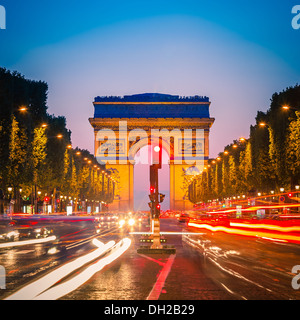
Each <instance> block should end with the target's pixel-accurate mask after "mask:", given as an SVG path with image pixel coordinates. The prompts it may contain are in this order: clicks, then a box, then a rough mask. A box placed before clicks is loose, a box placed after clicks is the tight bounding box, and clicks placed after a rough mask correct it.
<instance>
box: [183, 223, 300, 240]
mask: <svg viewBox="0 0 300 320" xmlns="http://www.w3.org/2000/svg"><path fill="white" fill-rule="evenodd" d="M188 226H190V227H195V228H199V229H207V230H210V231H212V232H218V231H221V232H225V233H229V234H236V235H241V236H248V237H260V238H263V237H265V238H269V239H273V241H276V240H277V239H278V240H279V241H282V240H285V241H288V242H295V243H300V236H296V235H289V234H278V233H270V232H264V231H258V230H255V231H252V230H251V231H250V230H242V229H236V228H228V227H224V226H211V225H209V224H198V223H194V222H189V223H188Z"/></svg>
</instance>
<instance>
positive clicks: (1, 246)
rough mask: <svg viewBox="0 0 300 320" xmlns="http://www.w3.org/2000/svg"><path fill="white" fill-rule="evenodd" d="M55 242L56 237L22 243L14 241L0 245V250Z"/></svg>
mask: <svg viewBox="0 0 300 320" xmlns="http://www.w3.org/2000/svg"><path fill="white" fill-rule="evenodd" d="M54 240H56V236H50V237H47V238H42V239H33V240H24V241H14V242H7V243H0V249H2V248H10V247H19V246H26V245H28V244H39V243H45V242H50V241H54Z"/></svg>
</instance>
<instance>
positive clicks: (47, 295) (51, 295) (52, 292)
mask: <svg viewBox="0 0 300 320" xmlns="http://www.w3.org/2000/svg"><path fill="white" fill-rule="evenodd" d="M130 245H131V240H130V239H129V238H125V239H123V240H121V241H120V242H119V243H118V244H117V245H116V246H115V247H114V248H113V249H112V250H111V253H110V254H109V255H108V256H106V257H104V258H102V259H101V260H99V261H98V262H97V263H95V264H93V265H91V266H89V267H88V268H86V269H85V270H84V271H82V272H81V273H80V274H78V275H77V276H75V277H73V278H72V279H70V280H68V281H65V282H63V283H62V284H59V285H57V286H55V287H53V288H51V289H49V290H47V291H45V292H44V293H42V294H40V295H38V296H36V297H35V298H34V300H57V299H59V298H61V297H63V296H65V295H67V294H68V293H70V292H72V291H74V290H76V289H77V288H78V287H80V286H81V285H83V284H84V283H85V282H86V281H88V280H89V279H90V278H91V277H92V276H93V275H94V274H95V273H97V272H98V271H100V270H101V269H103V268H104V267H105V266H106V265H108V264H110V263H111V262H113V261H114V260H115V259H117V258H118V257H120V256H121V255H122V254H123V253H124V252H125V251H126V250H127V249H128V248H129V247H130Z"/></svg>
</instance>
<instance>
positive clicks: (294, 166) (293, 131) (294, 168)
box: [286, 111, 300, 187]
mask: <svg viewBox="0 0 300 320" xmlns="http://www.w3.org/2000/svg"><path fill="white" fill-rule="evenodd" d="M295 114H296V117H297V118H296V119H295V120H293V121H291V123H290V125H289V128H288V136H287V142H286V155H287V160H286V162H287V171H288V173H289V176H290V178H291V185H292V187H293V186H294V185H295V184H296V183H299V181H300V112H299V111H296V113H295Z"/></svg>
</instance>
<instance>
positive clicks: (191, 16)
mask: <svg viewBox="0 0 300 320" xmlns="http://www.w3.org/2000/svg"><path fill="white" fill-rule="evenodd" d="M296 4H300V1H299V3H296V2H295V1H290V0H287V1H283V0H282V1H257V0H253V1H251V2H250V1H247V2H246V1H243V2H242V1H218V0H215V1H207V0H206V1H202V0H198V1H194V0H184V1H177V0H172V1H169V0H161V1H157V0H151V1H148V0H146V1H141V0H140V1H130V0H127V1H120V0H115V1H107V0H106V1H102V0H87V1H85V2H81V1H80V2H79V1H63V0H61V1H57V0H52V1H47V0H45V1H35V0H27V1H24V0H23V1H19V0H17V1H16V0H9V1H5V0H0V5H3V6H5V8H6V13H7V17H6V20H7V29H6V30H0V66H2V67H6V68H7V69H10V70H17V71H19V72H21V73H22V74H24V76H25V77H26V78H30V79H36V80H44V81H46V82H47V83H48V84H49V99H48V105H49V109H48V111H49V113H50V114H55V115H64V116H66V118H67V124H68V127H69V129H71V131H72V142H73V145H78V146H79V147H80V148H86V149H89V150H90V151H91V152H93V131H92V128H91V127H90V124H89V122H88V118H89V117H92V116H93V105H92V101H93V99H94V97H95V96H98V95H101V96H102V95H124V94H134V93H143V92H161V93H168V94H179V95H195V94H198V95H206V96H209V97H210V100H211V110H210V111H211V116H212V117H215V118H216V121H215V124H214V125H213V127H212V129H211V136H210V137H211V139H210V155H211V157H216V156H217V154H218V152H221V151H223V148H224V146H225V145H227V144H229V143H231V142H232V141H233V139H236V138H239V137H240V136H245V137H248V135H249V127H250V125H251V124H253V123H254V118H255V115H256V112H257V110H262V111H266V110H267V108H268V106H269V102H270V98H271V96H272V94H273V93H274V92H276V91H277V92H278V91H281V90H283V89H285V88H286V87H288V86H293V85H295V84H296V83H299V76H300V59H299V56H300V29H299V30H294V29H293V28H292V27H291V20H292V17H293V15H292V13H291V10H292V7H293V6H294V5H296Z"/></svg>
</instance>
